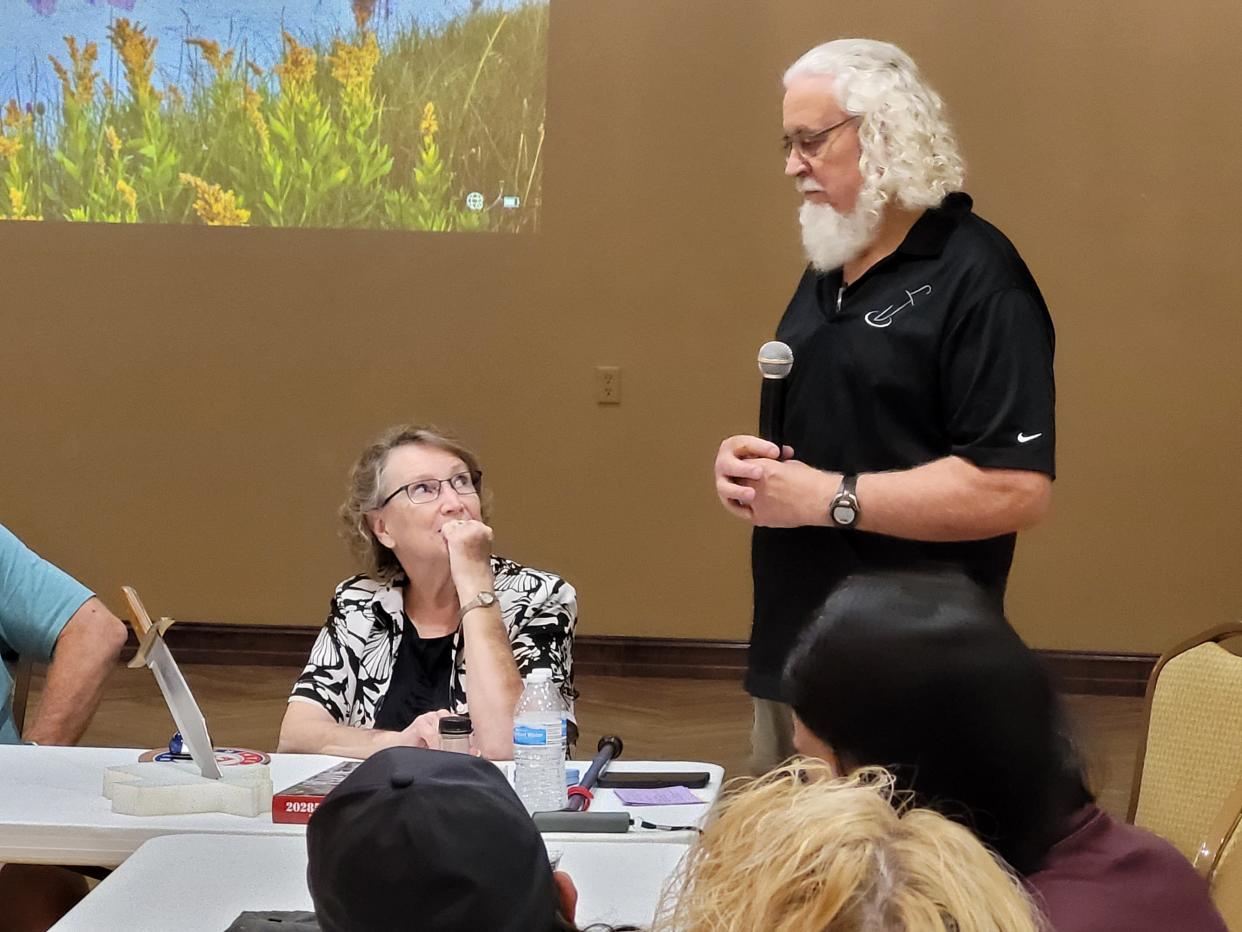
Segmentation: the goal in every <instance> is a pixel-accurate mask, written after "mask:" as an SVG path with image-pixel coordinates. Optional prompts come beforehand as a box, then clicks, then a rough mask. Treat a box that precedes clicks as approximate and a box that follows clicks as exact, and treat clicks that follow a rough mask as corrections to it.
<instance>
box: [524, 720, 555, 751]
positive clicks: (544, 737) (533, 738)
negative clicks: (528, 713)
mask: <svg viewBox="0 0 1242 932" xmlns="http://www.w3.org/2000/svg"><path fill="white" fill-rule="evenodd" d="M564 739H565V720H564V719H561V721H560V726H559V727H558V726H556V725H524V724H517V725H514V726H513V743H514V744H521V745H524V746H533V747H540V746H543V745H548V744H559V743H560V742H561V741H563V740H564Z"/></svg>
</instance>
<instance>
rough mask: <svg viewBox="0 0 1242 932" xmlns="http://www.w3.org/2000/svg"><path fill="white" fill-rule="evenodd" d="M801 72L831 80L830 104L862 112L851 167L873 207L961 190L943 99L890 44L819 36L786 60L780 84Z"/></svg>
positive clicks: (935, 199)
mask: <svg viewBox="0 0 1242 932" xmlns="http://www.w3.org/2000/svg"><path fill="white" fill-rule="evenodd" d="M802 75H825V76H829V77H832V78H834V79H835V93H836V99H837V103H838V104H840V106H841V107H842V108H843V109H844V110H845V111H846V112H847V113H849V114H852V115H854V116H859V117H861V118H862V119H861V120H859V126H858V138H859V142H860V144H861V146H862V158H861V159H860V160H859V163H858V167H859V170H860V171H861V172H862V176H863V180H864V182H865V183H866V184H868V185H870V186H871V187H872V188H874V190H876V191H877V192H878V194H879V198H880V206H882V205H883V204H884V203H887V202H888V201H889V200H891V199H896V201H897V203H898V204H900V205H901V206H902V207H905V208H910V209H917V208H920V207H935V206H936V205H937V204H939V203H940V202H941V201H942V200H944V198H945V195H946V194H949V193H951V192H953V191H960V190H961V189H962V184H963V182H964V180H965V178H966V165H965V163H964V162H963V161H962V156H961V153H960V151H959V149H958V145H957V137H956V136H955V135H954V133H953V128H952V127H951V126H950V125H949V121H948V118H947V117H946V115H945V107H944V102H943V101H942V100H941V99H940V95H939V94H937V93H936V92H935V91H934V90H932V89H931V88H930V87H929V86H928V85H927V83H926V81H924V80H923V76H922V75H921V74H920V73H919V69H918V66H917V65H915V63H914V61H913V60H912V59H911V58H910V56H909V55H907V54H906V53H905V52H903V51H902V50H901V49H899V48H898V47H897V46H895V45H891V44H889V43H888V42H877V41H876V40H874V39H837V40H836V41H833V42H826V43H824V44H823V45H819V46H816V47H815V48H813V49H811V50H810V51H809V52H807V53H806V54H805V55H803V56H802V57H801V58H799V59H798V60H797V61H796V62H794V63H793V64H792V65H790V66H789V68H788V70H786V72H785V77H784V83H785V87H789V85H790V83H791V82H792V81H793V80H794V79H795V78H797V77H799V76H802ZM877 209H878V208H877Z"/></svg>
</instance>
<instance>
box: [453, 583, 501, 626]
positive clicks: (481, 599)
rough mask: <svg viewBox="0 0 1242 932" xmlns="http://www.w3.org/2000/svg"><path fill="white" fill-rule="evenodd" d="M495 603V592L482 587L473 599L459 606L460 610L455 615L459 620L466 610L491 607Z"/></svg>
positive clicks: (464, 615)
mask: <svg viewBox="0 0 1242 932" xmlns="http://www.w3.org/2000/svg"><path fill="white" fill-rule="evenodd" d="M495 604H496V593H494V592H491V591H490V590H487V589H484V590H483V591H482V592H480V593H479V594H478V595H476V596H475V597H474V598H473V599H471V600H470V601H469V602H467V603H466V604H465V605H463V606H462V607H461V611H460V612H459V613H458V615H457V620H458V621H459V622H460V621H461V620H462V619H463V618H465V617H466V612H472V611H474V610H475V609H476V608H491V607H492V606H493V605H495Z"/></svg>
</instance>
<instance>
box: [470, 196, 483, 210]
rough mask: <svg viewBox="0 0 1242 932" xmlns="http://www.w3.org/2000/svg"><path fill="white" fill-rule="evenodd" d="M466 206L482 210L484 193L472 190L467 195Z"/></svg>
mask: <svg viewBox="0 0 1242 932" xmlns="http://www.w3.org/2000/svg"><path fill="white" fill-rule="evenodd" d="M466 207H468V208H469V209H470V210H482V209H483V195H482V194H480V193H479V192H478V191H471V192H470V193H469V194H467V195H466Z"/></svg>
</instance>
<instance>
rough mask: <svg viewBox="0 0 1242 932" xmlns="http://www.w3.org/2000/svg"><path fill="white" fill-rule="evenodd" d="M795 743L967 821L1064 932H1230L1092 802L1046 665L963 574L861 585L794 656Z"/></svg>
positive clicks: (1185, 872)
mask: <svg viewBox="0 0 1242 932" xmlns="http://www.w3.org/2000/svg"><path fill="white" fill-rule="evenodd" d="M785 688H786V694H787V696H788V698H789V702H790V704H791V705H792V706H793V709H794V744H795V745H796V746H797V748H798V750H799V751H800V752H802V753H804V754H810V755H815V756H817V757H821V758H823V759H825V760H827V761H829V762H830V763H833V764H835V765H837V766H839V767H841V768H843V769H850V768H854V767H861V766H869V765H876V766H884V767H888V768H889V769H890V770H892V771H893V772H894V774H895V775H896V776H897V780H898V786H899V787H900V788H902V789H907V790H912V791H913V792H914V794H915V798H916V800H918V802H919V804H920V805H929V806H932V807H934V808H936V809H937V810H939V811H941V812H943V813H944V814H945V815H947V816H949V817H950V818H953V819H956V820H957V821H959V822H961V823H962V824H964V825H966V826H968V827H970V828H971V829H973V830H974V831H975V833H976V834H977V835H978V836H979V837H980V838H982V839H983V840H984V841H985V842H987V843H988V844H989V845H991V846H992V847H993V848H994V849H995V850H996V851H997V852H998V853H999V854H1000V855H1001V856H1002V857H1003V858H1004V859H1005V860H1006V861H1007V862H1008V863H1009V864H1010V865H1011V866H1012V867H1013V868H1014V869H1015V870H1016V871H1018V873H1019V874H1021V875H1023V876H1024V878H1025V879H1026V882H1027V884H1028V885H1029V887H1030V889H1031V891H1032V893H1033V894H1034V898H1035V902H1036V904H1037V905H1038V906H1039V907H1040V909H1041V910H1042V911H1043V912H1044V913H1045V915H1046V916H1047V918H1048V920H1049V921H1050V924H1051V927H1052V929H1054V930H1056V932H1106V930H1107V932H1113V930H1117V929H1125V930H1126V932H1167V930H1169V929H1186V930H1190V929H1194V930H1196V932H1225V925H1224V923H1223V922H1222V921H1221V918H1220V915H1219V914H1218V913H1217V912H1216V910H1215V908H1214V907H1213V906H1212V903H1211V901H1210V899H1209V896H1208V890H1207V886H1206V884H1205V883H1204V882H1203V881H1202V880H1201V879H1200V878H1199V876H1198V874H1196V873H1195V871H1194V869H1193V868H1192V867H1191V866H1190V864H1189V863H1187V861H1186V860H1185V858H1183V857H1182V855H1181V854H1180V853H1178V851H1177V850H1176V849H1175V848H1173V846H1172V845H1170V844H1168V843H1167V842H1165V841H1163V840H1161V839H1159V838H1157V837H1156V836H1154V835H1152V834H1150V833H1148V832H1145V831H1142V830H1141V829H1138V828H1135V827H1133V826H1131V825H1126V824H1124V823H1122V822H1118V821H1117V820H1116V819H1114V818H1113V817H1112V816H1110V815H1109V814H1108V813H1106V812H1104V811H1103V810H1102V809H1100V808H1099V807H1098V806H1096V805H1095V803H1094V800H1093V798H1092V796H1091V794H1090V793H1089V792H1088V790H1087V789H1086V787H1085V785H1084V781H1083V775H1082V768H1081V765H1080V763H1079V761H1078V759H1077V756H1076V754H1075V753H1074V750H1073V748H1072V746H1071V744H1070V742H1069V740H1068V738H1067V735H1066V728H1065V723H1064V717H1063V715H1062V712H1061V708H1060V704H1059V702H1058V700H1057V696H1056V692H1055V690H1054V689H1053V687H1052V684H1051V682H1050V680H1049V677H1048V675H1047V672H1046V671H1045V669H1044V667H1043V665H1042V663H1041V661H1040V660H1039V658H1038V657H1037V656H1036V655H1035V654H1034V652H1032V651H1031V650H1030V649H1029V648H1027V646H1026V645H1025V644H1023V643H1022V640H1021V639H1020V638H1019V637H1018V635H1017V634H1016V633H1015V632H1014V630H1013V629H1012V628H1010V627H1009V625H1008V623H1007V622H1006V621H1005V618H1004V616H1003V614H1002V612H1001V609H1000V607H999V606H998V605H997V603H996V600H995V598H994V597H993V596H991V595H989V594H986V593H985V592H984V591H983V590H982V589H980V588H979V587H978V586H976V585H975V583H973V582H972V581H971V580H970V579H968V578H967V577H966V576H964V575H961V574H958V573H956V572H948V571H946V572H944V573H918V572H900V573H898V572H891V573H877V574H874V575H867V576H858V577H853V578H851V579H848V580H846V581H845V582H844V583H843V584H842V585H841V586H840V587H838V588H837V589H836V590H835V591H834V592H833V593H832V595H831V596H829V598H828V600H827V602H825V603H824V607H823V609H822V610H821V612H820V614H819V616H818V617H817V618H816V620H815V621H814V622H813V624H812V625H811V626H810V627H809V628H808V630H807V631H806V632H805V633H804V635H803V637H802V638H801V640H800V641H799V643H798V645H797V647H796V648H795V650H794V652H793V654H792V655H791V656H790V660H789V663H788V666H787V667H786V673H785Z"/></svg>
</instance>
